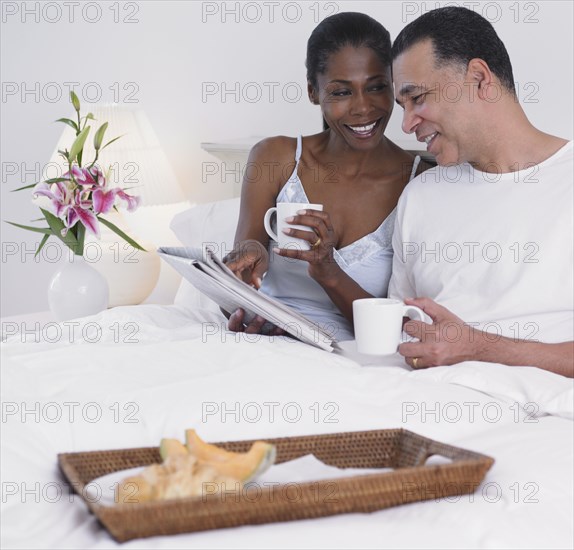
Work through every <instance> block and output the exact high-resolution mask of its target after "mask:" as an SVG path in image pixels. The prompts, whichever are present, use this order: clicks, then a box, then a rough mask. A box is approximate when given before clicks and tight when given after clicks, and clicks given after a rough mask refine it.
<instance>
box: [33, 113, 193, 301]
mask: <svg viewBox="0 0 574 550" xmlns="http://www.w3.org/2000/svg"><path fill="white" fill-rule="evenodd" d="M70 107H71V106H70ZM88 113H92V114H93V116H94V118H95V119H96V120H88V122H87V125H88V126H90V127H91V130H90V133H89V135H88V138H87V140H86V143H85V145H84V152H83V157H82V166H87V165H88V164H90V163H91V162H92V160H93V159H94V156H95V149H94V135H95V133H96V131H97V129H98V128H99V127H100V126H101V125H102V124H103V123H105V122H107V123H108V128H107V130H106V133H105V135H104V139H103V143H102V145H105V144H106V143H108V142H109V141H110V140H112V139H114V138H116V137H118V136H122V137H121V138H120V139H118V140H117V141H114V142H113V143H111V144H110V145H109V146H108V147H106V148H105V149H104V150H103V151H100V155H99V157H98V160H97V164H98V165H99V166H100V167H101V169H102V170H103V172H104V173H105V174H108V170H109V169H110V167H111V171H110V172H109V175H108V178H107V185H108V186H109V187H120V188H122V189H125V190H126V192H127V193H129V194H130V195H136V196H139V197H140V199H141V201H140V207H139V209H138V210H144V209H146V207H150V206H152V205H154V206H157V205H168V204H173V203H181V202H182V201H184V200H185V195H184V193H183V191H182V189H181V187H180V186H179V183H178V182H177V179H176V176H175V173H174V171H173V169H172V167H171V166H170V164H169V161H168V159H167V156H166V155H165V152H164V151H163V149H162V147H161V145H160V143H159V141H158V138H157V136H156V134H155V132H154V130H153V128H152V126H151V124H150V122H149V120H148V118H147V116H146V114H145V113H144V112H143V111H142V110H141V109H129V108H127V107H125V106H120V105H117V104H111V105H83V106H82V112H81V114H82V116H85V115H87V114H88ZM74 114H75V113H74ZM67 118H70V119H72V120H74V121H76V119H75V118H74V117H73V116H68V117H67ZM63 126H64V131H63V132H62V135H61V137H60V140H59V141H58V145H57V147H56V149H55V151H54V153H53V154H52V157H51V159H50V163H49V164H48V165H47V166H46V167H45V170H44V178H45V179H48V178H54V177H60V176H61V175H62V174H63V173H64V172H66V171H67V170H68V166H67V165H66V161H65V159H64V158H63V157H62V155H60V154H59V153H58V150H64V149H67V150H69V149H70V147H71V146H72V143H73V142H74V140H75V138H76V133H75V130H74V129H73V128H71V127H70V126H67V125H63ZM82 127H83V121H82ZM124 204H125V203H123V202H122V201H118V204H117V205H118V207H119V211H118V212H115V211H111V212H109V213H107V214H104V215H103V218H105V219H107V220H108V221H110V222H112V223H113V224H114V225H116V226H118V227H119V228H120V229H122V231H124V232H125V233H127V234H128V235H129V236H130V237H132V238H133V239H134V240H136V241H137V242H138V243H139V244H140V245H142V246H143V247H144V248H145V249H146V250H147V252H142V251H139V250H134V249H133V248H132V247H131V246H129V245H128V244H127V243H126V242H125V241H124V240H123V239H121V238H120V237H119V236H118V235H116V233H114V232H113V231H111V230H110V229H108V228H107V227H105V226H104V225H103V224H100V232H101V237H100V239H97V238H96V237H95V236H93V235H91V234H89V233H87V234H86V244H85V248H84V257H85V258H86V259H87V260H88V261H90V262H91V263H92V266H93V267H94V268H96V269H97V270H98V271H100V273H102V274H103V275H104V276H105V277H106V279H107V281H108V286H109V291H110V295H109V305H110V307H113V306H120V305H130V304H138V303H141V302H143V301H144V300H145V299H146V298H147V297H148V295H149V294H150V293H151V292H152V291H153V290H154V287H155V286H156V284H157V282H158V279H159V277H160V271H161V270H162V267H163V266H161V261H160V258H159V256H158V255H157V253H156V248H157V247H158V246H160V245H162V244H163V243H158V242H152V241H150V240H149V236H148V238H147V239H145V240H144V239H142V238H141V235H139V234H138V232H137V231H134V230H133V229H132V227H131V225H130V215H131V214H130V213H129V212H127V211H126V210H125V209H123V208H122V206H124ZM136 212H138V211H136ZM158 229H159V228H158Z"/></svg>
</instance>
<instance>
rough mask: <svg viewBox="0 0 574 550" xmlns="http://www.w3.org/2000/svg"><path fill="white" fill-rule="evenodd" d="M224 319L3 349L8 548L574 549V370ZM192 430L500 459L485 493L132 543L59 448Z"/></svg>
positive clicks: (149, 319) (135, 320)
mask: <svg viewBox="0 0 574 550" xmlns="http://www.w3.org/2000/svg"><path fill="white" fill-rule="evenodd" d="M222 322H223V319H222V318H221V317H219V316H218V315H216V314H214V313H208V312H198V313H192V312H190V311H187V310H184V309H178V308H176V307H175V306H174V307H160V306H134V307H123V308H115V309H113V310H109V311H106V312H104V313H102V314H100V315H98V316H94V317H91V318H86V319H84V320H82V322H81V323H80V324H78V325H71V324H67V325H61V326H59V327H58V326H56V325H54V326H52V327H51V329H52V331H53V332H52V333H48V332H44V333H43V334H42V335H39V336H41V338H38V337H37V336H36V335H34V334H28V336H27V338H26V339H27V341H26V342H23V341H22V338H21V337H20V336H15V337H12V338H11V339H9V340H8V341H7V342H5V343H4V344H3V346H2V348H3V349H2V366H1V375H2V378H1V389H2V395H1V398H2V434H1V437H2V442H1V453H2V456H1V458H2V474H1V475H2V548H115V547H118V546H122V547H123V546H125V547H126V548H302V547H304V548H572V547H573V545H574V535H573V521H572V517H573V515H574V510H573V483H574V479H573V453H572V451H573V443H574V438H573V426H574V424H573V422H572V418H573V410H572V409H573V399H574V393H573V384H572V380H569V379H566V378H563V377H560V376H558V375H554V374H551V373H548V372H544V371H541V370H538V369H534V368H530V367H505V366H502V365H494V364H480V363H463V364H460V365H457V366H453V367H444V368H435V369H429V370H422V371H411V370H410V369H409V368H408V367H406V366H405V365H404V363H403V361H402V359H401V358H400V357H399V356H396V357H392V358H390V359H386V360H385V361H384V362H381V363H380V364H376V365H369V364H363V365H361V364H359V363H358V362H356V361H354V360H351V359H349V358H348V357H344V356H338V355H334V354H329V353H327V352H324V351H321V350H318V349H315V348H312V347H309V346H307V345H304V344H301V343H298V342H294V341H292V340H288V339H285V338H277V337H275V338H269V337H263V336H251V337H248V336H244V335H235V334H232V333H229V332H227V331H225V329H224V326H225V325H224V324H222ZM36 340H38V341H36ZM47 340H48V341H47ZM189 427H195V428H196V429H197V431H198V433H199V434H200V436H201V437H203V438H204V439H206V440H208V441H225V440H235V439H252V438H261V439H264V438H271V437H283V436H296V435H306V434H317V433H328V432H339V431H351V430H368V429H382V428H406V429H409V430H411V431H414V432H416V433H419V434H421V435H424V436H426V437H430V438H433V439H437V440H439V441H442V442H445V443H449V444H452V445H456V446H459V447H463V448H467V449H470V450H473V451H477V452H480V453H483V454H487V455H489V456H492V457H493V458H494V459H495V463H494V465H493V467H492V468H491V470H490V471H489V472H488V474H487V476H486V478H485V481H484V482H483V484H482V485H481V486H480V487H479V488H478V489H477V491H476V492H475V493H474V494H473V495H465V496H461V497H451V498H449V499H443V500H440V501H435V500H430V501H426V502H421V503H417V504H410V505H406V506H399V507H396V508H390V509H386V510H382V511H379V512H376V513H372V514H348V515H339V516H332V517H328V518H322V519H315V520H307V521H296V522H286V523H276V524H267V525H261V526H249V527H242V528H234V529H224V530H218V531H207V532H201V533H195V534H187V535H178V536H171V537H155V538H149V539H139V540H134V541H131V542H128V543H124V544H123V545H119V544H117V543H116V542H115V541H114V540H113V539H112V538H111V537H110V536H109V535H108V533H107V532H106V531H105V529H104V528H103V527H102V526H101V525H100V524H99V523H98V522H97V521H96V520H95V519H94V517H93V516H92V515H91V514H90V513H89V511H88V510H87V508H86V506H85V504H84V503H83V501H82V500H81V498H79V497H78V496H77V495H75V494H73V493H72V491H71V490H70V489H69V488H68V486H67V485H66V483H65V482H64V480H63V479H62V477H61V474H60V473H59V470H58V466H57V458H56V457H57V454H58V453H62V452H73V451H87V450H100V449H114V448H127V447H142V446H154V445H157V444H158V442H159V440H160V439H161V438H162V437H178V438H180V439H182V438H183V432H184V429H185V428H189Z"/></svg>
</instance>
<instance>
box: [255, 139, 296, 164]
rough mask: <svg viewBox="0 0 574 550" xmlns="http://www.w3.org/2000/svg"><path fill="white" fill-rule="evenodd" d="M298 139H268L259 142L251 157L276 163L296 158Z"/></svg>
mask: <svg viewBox="0 0 574 550" xmlns="http://www.w3.org/2000/svg"><path fill="white" fill-rule="evenodd" d="M296 150H297V138H295V137H288V136H273V137H266V138H264V139H262V140H261V141H258V142H257V143H256V144H255V145H254V146H253V148H252V149H251V153H250V155H252V156H256V157H258V158H269V159H274V160H276V161H281V160H283V159H287V158H289V159H293V158H295V152H296Z"/></svg>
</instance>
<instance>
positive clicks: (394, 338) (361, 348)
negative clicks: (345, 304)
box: [353, 298, 425, 355]
mask: <svg viewBox="0 0 574 550" xmlns="http://www.w3.org/2000/svg"><path fill="white" fill-rule="evenodd" d="M411 316H412V317H411ZM403 317H411V318H413V317H414V318H416V319H418V320H419V321H424V320H425V314H424V312H423V310H422V309H420V308H418V307H416V306H407V305H405V304H404V303H403V302H401V301H400V300H392V299H390V298H362V299H360V300H355V301H354V302H353V324H354V326H355V339H356V341H357V351H358V352H359V353H366V354H368V355H391V354H393V353H396V351H397V348H398V347H399V344H400V343H401V333H402V328H403Z"/></svg>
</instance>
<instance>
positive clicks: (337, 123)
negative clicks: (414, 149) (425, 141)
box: [225, 13, 428, 341]
mask: <svg viewBox="0 0 574 550" xmlns="http://www.w3.org/2000/svg"><path fill="white" fill-rule="evenodd" d="M390 51H391V41H390V36H389V33H388V32H387V31H386V29H385V28H384V27H383V26H382V25H381V24H380V23H378V22H377V21H375V20H374V19H372V18H371V17H369V16H367V15H364V14H361V13H340V14H337V15H333V16H331V17H328V18H327V19H325V20H324V21H323V22H322V23H320V24H319V25H318V26H317V28H316V29H315V30H314V31H313V33H312V34H311V37H310V38H309V41H308V43H307V62H306V65H307V81H308V93H309V99H310V100H311V102H312V103H314V104H315V105H320V106H321V110H322V113H323V118H324V121H325V125H326V126H327V129H326V130H325V131H323V132H321V133H319V134H315V135H312V136H305V137H304V138H301V137H299V138H297V139H294V138H287V137H282V136H279V137H274V138H269V139H265V140H263V141H261V142H259V143H258V144H257V145H255V147H254V148H253V149H252V151H251V153H250V155H249V161H248V166H249V167H251V168H252V169H253V170H252V171H249V170H248V171H247V173H246V175H245V181H244V184H243V188H242V195H241V210H240V216H239V222H238V226H237V231H236V234H235V243H236V245H235V248H234V250H233V251H232V252H231V253H230V254H229V255H228V256H227V257H226V258H225V261H226V263H227V265H228V267H229V268H230V269H231V270H232V271H234V273H235V274H236V275H237V276H238V277H240V278H242V279H243V280H244V281H246V282H249V283H251V284H253V285H254V286H255V287H256V288H259V289H260V291H261V292H264V293H266V294H268V295H271V296H273V297H275V298H278V299H280V300H281V301H283V302H284V303H286V304H287V305H289V306H291V307H292V308H294V309H296V310H297V311H299V312H300V313H302V314H303V315H305V316H306V317H308V318H309V319H311V320H313V321H315V322H317V323H318V324H319V325H320V326H321V327H322V328H324V329H326V330H328V331H329V332H331V333H332V334H333V336H334V337H335V338H336V339H337V340H340V341H341V340H347V339H351V338H353V331H352V303H353V300H356V299H358V298H364V297H368V296H379V297H383V296H386V294H387V288H388V283H389V279H390V275H391V263H392V248H391V237H392V230H393V225H394V213H395V210H394V209H395V206H396V204H397V201H398V198H399V196H400V194H401V192H402V190H403V188H404V187H405V185H406V184H407V183H408V182H409V180H410V179H412V177H414V175H415V174H416V173H418V172H420V171H422V170H423V169H425V168H428V166H427V167H423V166H421V163H419V160H420V159H419V157H416V158H415V157H413V156H412V155H411V154H410V153H407V152H406V151H404V150H402V149H400V148H399V147H398V146H396V145H395V144H394V143H392V142H391V141H390V140H389V139H387V138H386V137H385V135H384V131H385V128H386V126H387V123H388V121H389V119H390V117H391V112H392V110H393V105H394V96H393V90H392V80H391V56H390ZM287 165H291V166H293V170H292V173H291V176H290V177H289V179H288V180H287V181H285V174H284V173H285V171H284V170H282V168H283V167H285V166H287ZM273 167H274V168H275V169H270V168H273ZM264 168H266V169H264ZM255 172H256V173H257V176H256V177H255V176H254V174H255ZM279 202H301V203H318V204H322V205H323V211H322V212H319V211H314V210H304V211H303V212H301V213H300V214H299V215H297V216H295V217H293V218H292V219H291V220H290V223H291V224H298V225H304V226H307V227H309V230H308V231H302V230H296V229H291V230H288V231H289V233H288V234H290V235H292V236H294V237H298V238H303V239H305V240H307V241H308V242H309V243H310V244H311V247H312V248H311V250H308V251H301V250H292V249H277V248H275V247H274V246H273V245H272V246H271V248H272V250H271V251H269V250H268V249H269V237H268V236H267V233H266V232H265V229H264V226H263V217H264V215H265V212H266V211H267V209H268V208H270V207H272V206H275V204H276V203H279ZM264 274H265V278H264V279H263V275H264ZM242 321H243V312H242V311H241V310H238V311H237V312H235V313H234V314H233V315H232V316H231V318H230V321H229V328H230V329H231V330H235V331H241V330H245V327H244V326H243V322H242ZM264 322H265V321H264V320H263V319H261V318H257V319H256V320H255V321H254V322H252V323H251V325H250V326H249V327H248V328H247V331H248V332H257V331H259V330H260V328H261V326H262V325H263V323H264Z"/></svg>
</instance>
